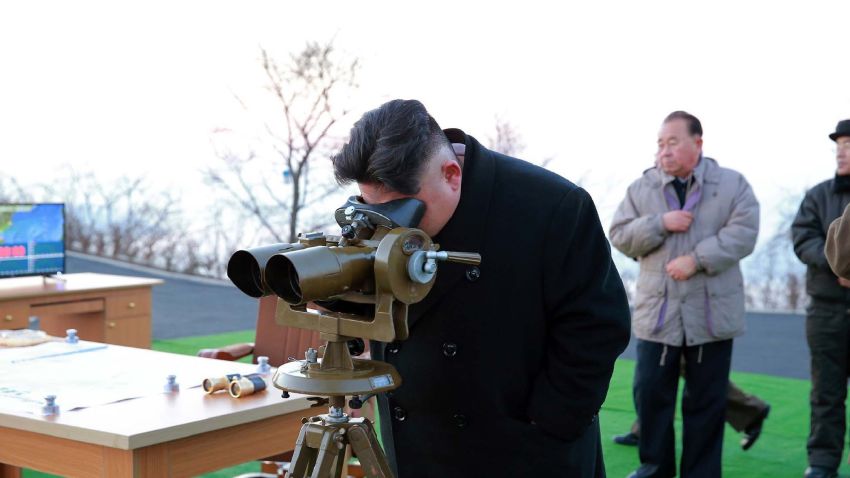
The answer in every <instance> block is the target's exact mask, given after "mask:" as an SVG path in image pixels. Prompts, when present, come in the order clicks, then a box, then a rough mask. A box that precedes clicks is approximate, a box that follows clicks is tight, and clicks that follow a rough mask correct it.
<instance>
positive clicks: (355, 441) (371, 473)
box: [348, 419, 393, 478]
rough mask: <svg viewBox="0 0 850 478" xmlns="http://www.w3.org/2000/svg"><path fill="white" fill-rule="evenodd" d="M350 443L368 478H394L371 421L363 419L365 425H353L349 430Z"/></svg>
mask: <svg viewBox="0 0 850 478" xmlns="http://www.w3.org/2000/svg"><path fill="white" fill-rule="evenodd" d="M348 441H349V442H350V443H351V449H352V450H354V453H355V454H357V458H358V459H359V460H360V465H361V466H362V467H363V471H364V472H365V473H366V476H367V477H368V478H392V477H393V472H392V470H390V465H389V463H387V457H386V456H385V455H384V450H382V449H381V445H380V443H378V437H377V435H375V429H374V428H373V427H372V423H371V422H369V420H366V419H363V423H359V424H357V425H352V426H351V427H349V429H348Z"/></svg>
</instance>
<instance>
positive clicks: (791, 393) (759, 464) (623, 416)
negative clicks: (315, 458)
mask: <svg viewBox="0 0 850 478" xmlns="http://www.w3.org/2000/svg"><path fill="white" fill-rule="evenodd" d="M253 339H254V332H253V331H243V332H234V333H229V334H218V335H210V336H203V337H189V338H183V339H172V340H155V341H154V343H153V349H154V350H160V351H164V352H172V353H180V354H187V355H195V354H196V353H197V351H198V350H199V349H201V348H214V347H220V346H223V345H228V344H235V343H241V342H250V341H253ZM633 372H634V362H633V361H631V360H618V361H617V366H616V368H615V370H614V376H613V378H612V380H611V389H610V391H609V392H608V399H607V400H606V401H605V404H604V405H603V406H602V411H601V412H600V423H601V427H602V448H603V450H604V454H605V467H606V470H607V474H608V476H609V477H610V478H621V477H625V476H626V475H628V474H629V473H630V472H631V471H632V470H634V469H635V468H637V466H638V457H637V449H636V448H634V447H626V446H621V445H616V444H614V443H613V442H612V441H611V437H612V436H613V435H615V434H619V433H623V432H625V431H627V430H628V429H629V427H630V426H631V423H632V421H633V420H634V418H635V412H634V409H633V405H632V387H631V385H632V374H633ZM732 380H734V381H735V383H737V384H738V385H739V386H740V387H741V388H742V389H744V390H745V391H747V392H748V393H754V394H756V395H758V396H759V397H761V398H762V399H764V400H765V401H767V402H768V403H770V405H771V412H770V417H769V418H768V419H767V421H766V422H765V426H764V431H763V432H762V436H761V438H760V439H759V441H758V442H757V443H756V445H755V446H754V447H753V448H751V449H750V450H749V451H747V452H744V451H742V450H741V447H740V443H739V442H740V438H741V437H740V435H739V434H738V433H736V432H735V430H733V429H732V427H729V426H727V427H726V432H725V441H724V444H723V476H724V477H732V478H735V477H745V478H761V477H764V478H767V477H771V478H777V477H801V476H802V474H803V470H804V469H805V468H806V436H807V434H808V427H809V405H808V393H809V382H808V381H806V380H795V379H788V378H779V377H772V376H767V375H758V374H750V373H733V374H732ZM680 395H681V393H680ZM677 415H678V413H677ZM676 437H677V440H678V441H680V440H681V419H680V418H679V417H678V416H677V420H676ZM677 463H678V462H677ZM258 470H259V464H258V463H257V462H250V463H245V464H242V465H239V466H235V467H232V468H227V469H224V470H219V471H217V472H215V473H209V474H206V475H204V476H206V477H222V478H223V477H231V476H236V475H239V474H241V473H247V472H252V471H258ZM840 471H841V476H843V477H845V478H847V477H850V467H848V465H847V464H843V465H842V467H841V470H840ZM24 476H25V477H27V478H34V477H45V476H51V475H46V474H43V473H37V472H33V471H30V470H25V471H24Z"/></svg>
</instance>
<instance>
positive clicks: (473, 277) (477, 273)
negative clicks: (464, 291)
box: [466, 266, 481, 282]
mask: <svg viewBox="0 0 850 478" xmlns="http://www.w3.org/2000/svg"><path fill="white" fill-rule="evenodd" d="M480 278H481V269H479V268H478V267H477V266H472V267H470V268H469V269H467V270H466V280H468V281H469V282H475V281H477V280H478V279H480Z"/></svg>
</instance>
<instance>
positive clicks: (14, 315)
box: [0, 302, 30, 329]
mask: <svg viewBox="0 0 850 478" xmlns="http://www.w3.org/2000/svg"><path fill="white" fill-rule="evenodd" d="M29 318H30V306H29V304H28V303H26V302H3V303H0V329H25V328H27V327H29V324H30V322H29Z"/></svg>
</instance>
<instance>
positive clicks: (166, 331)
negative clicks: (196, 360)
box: [66, 253, 257, 339]
mask: <svg viewBox="0 0 850 478" xmlns="http://www.w3.org/2000/svg"><path fill="white" fill-rule="evenodd" d="M67 259H68V260H67V265H66V272H68V273H73V272H97V273H101V274H115V275H128V276H136V277H153V278H157V279H162V280H164V281H165V283H164V284H163V285H160V286H155V287H154V288H153V338H155V339H171V338H177V337H187V336H192V335H209V334H218V333H222V332H233V331H237V330H246V329H253V328H254V327H255V324H256V320H257V299H253V298H251V297H248V296H246V295H245V294H243V293H242V292H240V291H239V289H237V288H236V287H235V286H234V285H232V284H231V283H230V281H218V280H209V279H199V278H196V277H193V276H188V275H182V274H171V273H167V272H162V271H158V270H156V269H150V268H143V267H137V266H133V265H129V264H125V263H122V262H118V261H110V260H104V259H101V258H99V257H94V256H87V255H83V254H76V253H69V254H68V258H67Z"/></svg>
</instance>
